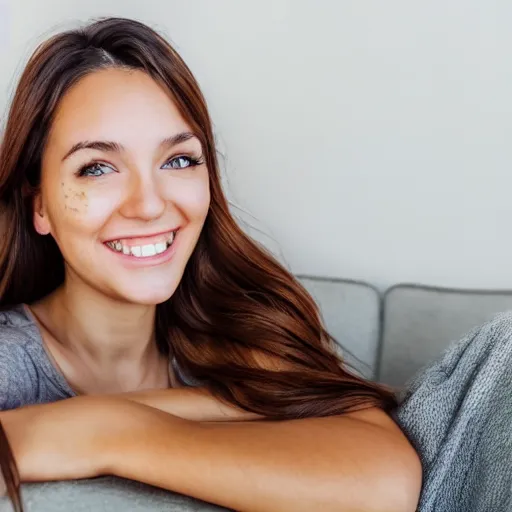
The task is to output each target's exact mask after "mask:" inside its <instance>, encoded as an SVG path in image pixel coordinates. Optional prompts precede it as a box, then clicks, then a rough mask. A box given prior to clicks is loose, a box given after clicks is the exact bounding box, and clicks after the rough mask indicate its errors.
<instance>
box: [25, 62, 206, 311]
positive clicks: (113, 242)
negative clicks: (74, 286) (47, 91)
mask: <svg viewBox="0 0 512 512" xmlns="http://www.w3.org/2000/svg"><path fill="white" fill-rule="evenodd" d="M41 172H42V178H41V192H40V194H39V196H38V197H37V198H36V200H35V202H34V225H35V228H36V230H37V231H38V232H39V233H40V234H43V235H44V234H51V236H53V237H54V238H55V240H56V242H57V244H58V246H59V248H60V250H61V252H62V254H63V256H64V260H65V262H66V273H67V274H66V278H67V279H69V278H70V277H72V278H73V279H75V278H78V279H79V280H81V281H83V282H85V283H87V284H88V285H90V286H92V287H94V288H95V289H97V290H99V291H101V292H102V293H104V294H106V295H108V296H110V297H112V298H115V299H117V300H121V301H127V302H131V303H140V304H157V303H160V302H163V301H165V300H167V299H168V298H169V297H170V296H171V295H172V294H173V293H174V291H175V289H176V287H177V286H178V284H179V281H180V279H181V278H182V276H183V272H184V270H185V266H186V264H187V261H188V259H189V258H190V255H191V253H192V251H193V249H194V247H195V245H196V242H197V240H198V237H199V234H200V232H201V229H202V227H203V224H204V221H205V218H206V215H207V212H208V207H209V203H210V192H209V181H208V169H207V168H206V165H205V163H204V157H203V151H202V147H201V143H200V142H199V140H198V139H197V137H195V136H194V135H193V134H192V133H191V128H190V127H189V126H188V125H187V123H186V122H185V120H184V119H183V117H182V116H181V114H180V113H179V111H178V109H177V108H176V106H175V104H174V103H173V101H172V100H171V99H170V97H169V95H168V94H167V93H166V91H165V90H164V89H163V88H162V87H160V86H159V85H158V84H157V83H156V82H155V81H154V80H153V79H152V78H151V77H149V76H148V75H147V74H145V73H143V72H142V71H127V70H121V69H107V70H101V71H97V72H95V73H92V74H90V75H88V76H86V77H85V78H83V79H82V80H80V81H79V82H78V83H77V84H76V85H75V86H73V88H72V89H70V91H69V92H68V93H67V94H66V95H65V97H64V98H63V99H62V101H61V102H60V105H59V106H58V109H57V112H56V116H55V119H54V122H53V125H52V128H51V130H50V133H49V138H48V143H47V145H46V148H45V150H44V154H43V160H42V170H41Z"/></svg>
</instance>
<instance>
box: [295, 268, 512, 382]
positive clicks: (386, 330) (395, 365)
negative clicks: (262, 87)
mask: <svg viewBox="0 0 512 512" xmlns="http://www.w3.org/2000/svg"><path fill="white" fill-rule="evenodd" d="M299 280H300V281H301V282H302V283H303V285H304V286H305V287H306V289H307V290H308V291H309V292H310V293H311V295H312V296H313V298H314V299H315V300H316V301H317V303H318V305H319V307H320V310H321V312H322V316H323V319H324V322H325V325H326V327H327V329H328V330H329V331H330V333H331V334H332V335H333V336H334V337H335V338H336V340H337V341H338V342H339V345H340V353H341V354H342V355H343V356H344V357H345V358H346V359H347V361H348V362H350V363H352V364H354V366H355V367H356V368H358V369H359V370H360V372H361V373H362V374H363V375H364V376H366V377H368V378H373V379H376V380H378V381H380V382H383V383H385V384H389V385H392V386H396V387H402V386H404V385H405V384H406V383H407V381H408V380H409V379H410V378H411V377H412V376H413V375H414V374H415V373H416V372H417V371H418V370H420V369H421V368H422V367H424V366H426V365H427V364H428V363H430V362H432V361H433V360H434V359H436V358H438V357H440V356H441V355H442V353H443V352H444V351H445V350H446V348H447V347H448V345H450V343H451V342H452V341H455V340H457V339H459V338H461V337H462V336H463V335H464V334H466V333H467V332H468V331H469V330H471V328H473V327H475V326H478V325H480V324H483V323H484V322H486V321H487V320H490V319H491V318H492V317H493V316H495V315H496V314H497V313H500V312H502V311H507V310H512V292H507V291H472V290H456V289H449V288H433V287H427V286H417V285H408V284H404V285H397V286H394V287H392V288H390V289H389V290H388V291H387V292H386V293H384V294H383V296H382V298H381V296H380V294H379V292H378V291H377V290H376V289H375V288H374V287H373V286H371V285H368V284H365V283H362V282H355V281H349V280H343V279H323V278H317V277H312V276H299ZM352 355H353V356H355V358H357V359H355V358H354V357H352ZM358 360H359V361H358Z"/></svg>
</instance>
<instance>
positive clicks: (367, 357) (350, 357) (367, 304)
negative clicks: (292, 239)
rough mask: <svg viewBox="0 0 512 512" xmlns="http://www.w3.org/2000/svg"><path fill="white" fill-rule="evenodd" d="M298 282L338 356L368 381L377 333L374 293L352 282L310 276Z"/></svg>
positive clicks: (373, 365)
mask: <svg viewBox="0 0 512 512" xmlns="http://www.w3.org/2000/svg"><path fill="white" fill-rule="evenodd" d="M298 279H299V281H300V282H301V283H302V284H303V285H304V287H305V288H306V289H307V290H308V292H309V293H310V294H311V295H312V296H313V298H314V299H315V301H316V302H317V304H318V306H319V308H320V311H321V313H322V316H323V319H324V323H325V326H326V328H327V330H328V331H329V333H330V334H331V335H332V336H333V337H334V338H335V339H336V341H337V343H338V346H339V350H340V354H341V355H342V356H343V357H344V358H345V359H346V360H347V362H348V363H350V364H351V365H353V366H354V367H355V368H356V369H357V370H358V371H360V372H361V373H362V374H363V375H364V376H366V377H368V378H372V377H373V376H374V373H375V369H376V360H377V347H378V343H379V330H380V328H379V323H380V297H379V293H378V291H377V290H376V289H375V288H373V287H372V286H370V285H367V284H365V283H360V282H355V281H347V280H341V279H324V278H318V277H311V276H298ZM354 356H355V357H354Z"/></svg>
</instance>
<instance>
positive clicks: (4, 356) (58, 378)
mask: <svg viewBox="0 0 512 512" xmlns="http://www.w3.org/2000/svg"><path fill="white" fill-rule="evenodd" d="M72 396H75V393H74V392H73V390H72V389H71V388H70V386H69V384H68V383H67V381H66V379H65V378H64V376H63V375H62V373H61V372H60V371H59V370H58V369H57V368H55V366H54V364H53V363H52V361H51V360H50V357H49V356H48V353H47V352H46V349H45V347H44V344H43V339H42V337H41V332H40V330H39V327H38V326H37V324H36V323H35V320H34V318H33V317H32V315H31V313H30V312H29V311H28V310H27V308H26V307H24V306H22V305H20V306H16V307H15V308H13V309H10V310H8V311H0V410H2V411H3V410H7V409H15V408H16V407H21V406H23V405H30V404H43V403H48V402H55V401H57V400H62V399H64V398H71V397H72Z"/></svg>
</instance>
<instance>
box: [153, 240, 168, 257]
mask: <svg viewBox="0 0 512 512" xmlns="http://www.w3.org/2000/svg"><path fill="white" fill-rule="evenodd" d="M166 249H167V244H166V243H164V242H161V243H158V244H155V252H156V253H157V254H161V253H162V252H164V251H165V250H166Z"/></svg>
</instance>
